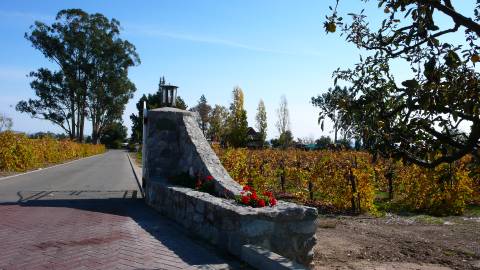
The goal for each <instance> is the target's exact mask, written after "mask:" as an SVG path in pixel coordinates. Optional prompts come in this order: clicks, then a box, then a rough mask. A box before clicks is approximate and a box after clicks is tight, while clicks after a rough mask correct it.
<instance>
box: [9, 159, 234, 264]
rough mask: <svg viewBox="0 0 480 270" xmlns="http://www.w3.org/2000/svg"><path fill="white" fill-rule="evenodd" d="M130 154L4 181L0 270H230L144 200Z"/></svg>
mask: <svg viewBox="0 0 480 270" xmlns="http://www.w3.org/2000/svg"><path fill="white" fill-rule="evenodd" d="M138 194H139V192H138V185H137V183H136V181H135V178H134V176H133V173H132V169H131V167H130V164H129V162H128V158H127V156H126V153H125V152H123V151H110V152H107V153H106V154H104V155H100V156H97V157H92V158H88V159H83V160H79V161H75V162H73V163H70V164H67V165H62V166H58V167H55V168H51V169H44V170H41V171H38V172H34V173H31V174H27V175H22V176H17V177H13V178H8V179H3V180H0V269H2V270H3V269H5V270H6V269H9V270H10V269H195V268H201V269H224V268H237V267H239V266H240V265H239V264H238V262H236V261H235V260H233V259H231V258H228V257H225V255H221V254H219V253H218V252H217V251H216V250H214V249H212V248H211V247H209V246H208V245H205V244H204V243H202V242H199V241H196V240H192V239H190V238H188V237H187V236H186V235H185V232H184V231H182V230H181V229H179V228H178V226H176V225H175V224H174V223H172V222H171V221H169V220H167V219H165V218H164V217H162V216H160V215H158V214H157V213H156V212H155V211H153V210H152V209H150V208H149V207H147V206H146V205H145V204H144V203H143V201H142V200H141V199H138V198H135V197H137V195H138Z"/></svg>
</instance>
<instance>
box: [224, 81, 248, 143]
mask: <svg viewBox="0 0 480 270" xmlns="http://www.w3.org/2000/svg"><path fill="white" fill-rule="evenodd" d="M232 96H233V101H232V103H231V104H230V117H229V133H228V143H229V144H230V145H231V146H233V147H245V146H246V144H247V130H248V122H247V111H246V110H245V109H244V108H243V99H244V97H243V91H242V89H241V88H240V87H238V86H237V87H235V88H234V89H233V92H232Z"/></svg>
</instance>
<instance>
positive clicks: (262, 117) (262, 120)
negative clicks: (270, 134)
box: [255, 99, 267, 146]
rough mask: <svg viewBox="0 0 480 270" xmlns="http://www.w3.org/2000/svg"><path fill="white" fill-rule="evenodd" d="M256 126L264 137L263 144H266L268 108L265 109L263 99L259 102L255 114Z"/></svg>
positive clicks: (262, 137)
mask: <svg viewBox="0 0 480 270" xmlns="http://www.w3.org/2000/svg"><path fill="white" fill-rule="evenodd" d="M255 120H256V121H257V122H256V127H257V130H258V133H259V134H260V137H261V139H262V146H263V145H264V144H265V139H266V138H267V110H266V109H265V103H264V102H263V100H262V99H260V102H258V107H257V115H256V116H255Z"/></svg>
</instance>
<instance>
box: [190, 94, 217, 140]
mask: <svg viewBox="0 0 480 270" xmlns="http://www.w3.org/2000/svg"><path fill="white" fill-rule="evenodd" d="M191 111H193V112H197V113H198V116H199V121H198V122H199V126H200V129H201V130H202V132H203V134H204V135H206V134H207V131H208V124H209V120H210V117H209V116H210V112H211V111H212V106H210V105H209V104H208V102H207V98H206V97H205V95H202V96H201V97H200V99H199V100H198V103H197V105H196V106H195V107H193V108H192V109H191Z"/></svg>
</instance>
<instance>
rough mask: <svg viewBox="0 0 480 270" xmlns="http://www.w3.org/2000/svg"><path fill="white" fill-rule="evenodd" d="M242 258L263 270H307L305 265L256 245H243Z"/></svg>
mask: <svg viewBox="0 0 480 270" xmlns="http://www.w3.org/2000/svg"><path fill="white" fill-rule="evenodd" d="M241 259H242V260H243V261H244V262H246V263H248V264H249V265H250V266H252V267H254V268H256V269H261V270H306V269H307V268H305V267H304V266H302V265H300V264H298V263H296V262H292V261H291V260H289V259H287V258H285V257H283V256H281V255H279V254H277V253H275V252H272V251H270V250H267V249H265V248H262V247H258V246H254V245H243V246H242V250H241Z"/></svg>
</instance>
